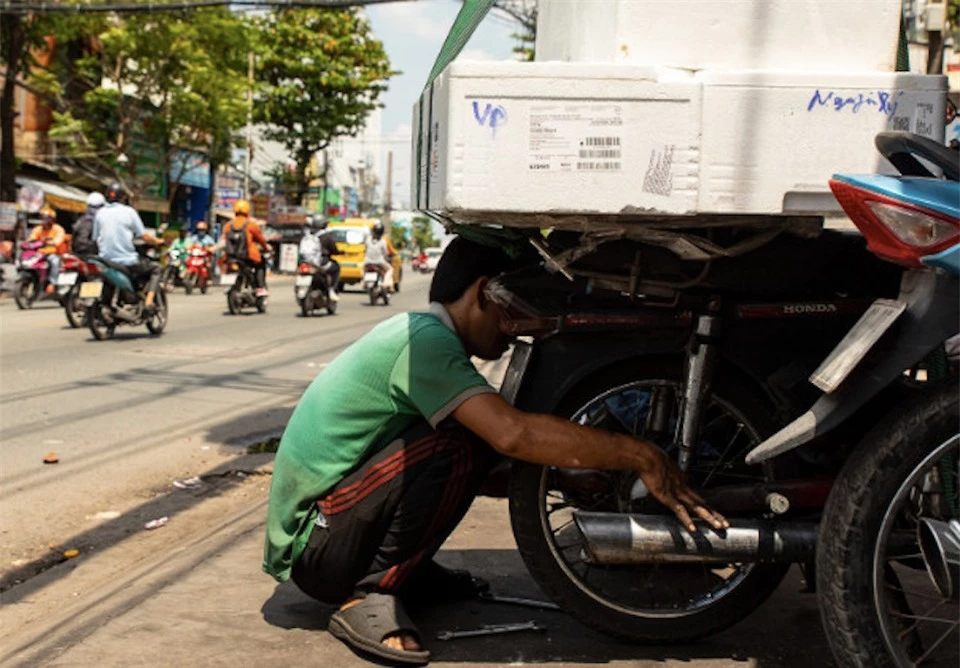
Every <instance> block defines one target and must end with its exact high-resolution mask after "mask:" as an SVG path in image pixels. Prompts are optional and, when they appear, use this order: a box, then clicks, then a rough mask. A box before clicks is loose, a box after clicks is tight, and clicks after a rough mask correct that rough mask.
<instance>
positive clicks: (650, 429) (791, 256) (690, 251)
mask: <svg viewBox="0 0 960 668" xmlns="http://www.w3.org/2000/svg"><path fill="white" fill-rule="evenodd" d="M644 225H645V226H644V227H642V228H640V227H639V226H638V227H636V228H632V229H631V230H629V231H627V232H622V231H617V232H616V233H610V232H604V231H599V232H580V231H575V230H562V229H560V230H554V231H552V232H551V233H550V234H549V235H548V236H546V237H543V236H541V235H539V234H526V233H518V232H517V231H516V230H504V231H503V232H494V231H487V232H486V234H489V235H494V234H500V235H501V237H500V240H499V242H500V243H501V244H511V243H515V240H516V239H517V237H518V234H522V237H521V238H520V241H521V242H522V244H525V245H527V246H533V247H535V249H536V252H537V255H538V256H539V257H540V258H543V260H544V261H543V267H544V268H538V269H534V270H526V271H521V272H516V273H513V274H508V275H506V276H503V277H500V278H498V279H496V280H494V281H491V282H490V284H489V285H488V288H487V297H488V298H490V299H492V300H493V301H494V302H496V303H497V304H499V305H500V307H501V308H502V309H503V311H504V312H505V313H506V315H507V323H506V325H505V327H506V328H507V329H508V331H509V333H511V334H513V335H515V336H519V337H527V339H526V340H524V339H522V338H521V340H520V341H518V342H517V343H516V344H515V345H514V348H513V352H512V357H511V360H510V363H509V366H508V369H507V372H506V376H505V379H504V382H503V384H502V386H501V390H500V391H501V394H502V395H503V396H504V397H505V398H506V399H507V400H509V401H511V402H512V403H513V404H514V405H516V406H517V407H518V408H521V409H522V410H525V411H530V412H538V413H552V414H554V415H557V416H560V417H564V418H566V419H570V420H573V421H575V422H578V423H580V424H584V425H589V426H593V427H598V428H602V429H607V430H612V431H616V432H619V433H623V434H627V435H631V436H636V437H639V438H643V439H645V440H648V441H652V442H654V443H656V444H658V445H659V446H660V447H661V448H662V449H663V450H664V451H665V452H667V453H668V454H669V455H670V456H671V457H672V458H673V459H674V460H675V461H676V462H677V464H678V466H679V467H680V468H681V469H682V470H684V471H685V472H686V474H687V476H688V478H689V481H690V483H691V484H692V485H693V486H694V487H695V488H697V489H699V490H700V491H701V493H702V495H703V496H704V497H705V498H706V499H707V500H708V502H709V503H710V504H711V505H713V506H714V507H715V508H716V509H717V510H718V511H720V512H722V513H724V514H726V516H727V517H728V518H729V519H730V520H731V525H732V526H731V529H730V530H729V531H728V532H726V536H727V537H726V538H724V537H721V536H718V535H717V534H716V533H715V532H713V531H711V530H706V529H704V530H702V531H701V532H700V533H699V534H697V535H690V534H689V533H688V532H687V531H686V530H685V529H683V528H682V527H681V526H680V525H679V524H678V523H677V522H676V520H675V519H674V518H673V516H672V512H671V511H670V510H669V509H665V508H663V507H662V506H661V505H660V504H659V503H657V502H656V501H655V500H654V499H653V498H652V497H651V496H650V495H649V494H648V492H647V490H646V488H645V487H644V485H643V484H642V482H641V481H640V480H639V478H638V476H637V475H635V474H633V473H630V472H622V471H617V472H615V471H581V470H564V469H561V468H558V467H551V466H541V465H535V464H529V463H519V462H517V463H514V464H513V465H512V468H511V472H510V490H509V501H510V516H511V523H512V527H513V533H514V537H515V539H516V543H517V546H518V548H519V551H520V554H521V556H522V558H523V560H524V562H525V564H526V565H527V568H528V570H529V572H530V573H531V574H532V576H533V577H534V579H535V580H536V581H537V583H538V585H539V586H540V588H541V589H542V590H543V591H544V592H545V593H546V594H547V595H549V596H550V597H551V598H552V599H553V600H554V601H555V602H556V603H557V604H559V605H560V606H561V607H562V608H563V609H564V610H566V611H568V612H569V613H570V614H571V615H573V616H574V617H576V618H577V619H579V620H580V621H581V622H583V623H584V624H586V625H588V626H591V627H593V628H595V629H597V630H599V631H602V632H604V633H607V634H609V635H613V636H615V637H618V638H622V639H626V640H630V641H640V642H680V641H687V640H691V639H695V638H698V637H702V636H706V635H710V634H713V633H717V632H719V631H721V630H722V629H724V628H727V627H729V626H731V625H733V624H735V623H737V622H738V621H740V620H741V619H743V618H744V617H746V616H747V615H748V614H750V613H751V612H752V611H754V610H755V609H756V608H757V607H758V606H760V605H761V604H762V603H763V601H764V600H765V599H766V598H767V597H768V596H769V595H770V594H771V593H772V592H773V591H774V590H775V589H776V588H777V586H778V585H779V584H780V582H781V580H782V579H783V577H784V576H785V574H786V573H787V571H788V569H789V567H790V565H791V564H793V563H799V564H801V566H802V567H803V568H805V569H806V572H807V573H808V576H809V574H811V573H812V564H813V562H814V558H815V537H816V531H817V520H818V519H819V514H820V512H821V510H822V508H823V506H824V504H825V503H826V499H827V496H828V494H829V491H830V488H831V478H832V475H833V474H834V473H835V469H837V468H839V466H840V464H841V463H842V462H838V461H836V460H835V459H833V458H831V457H829V456H826V455H824V453H823V452H821V451H820V450H819V449H813V448H801V449H798V450H796V451H795V452H794V453H792V454H791V455H790V456H786V457H783V458H779V459H777V460H776V461H772V462H765V463H762V464H748V463H747V462H745V460H744V458H745V455H746V454H747V453H748V452H749V451H751V450H752V449H753V448H754V447H756V446H757V445H759V444H760V443H761V442H762V441H763V440H764V439H766V438H767V437H769V436H770V435H772V434H773V433H775V432H776V431H777V430H778V429H779V428H780V427H782V426H783V425H785V424H787V423H789V422H790V421H792V420H793V419H794V418H796V417H797V416H798V415H801V414H802V413H803V411H804V410H805V409H806V408H807V407H808V406H809V405H810V404H811V403H812V402H813V401H814V400H815V395H816V391H815V389H814V388H812V387H810V386H808V385H807V383H806V378H807V376H808V375H809V374H810V373H811V372H812V371H813V370H814V369H815V368H816V366H817V365H818V364H819V362H820V361H821V360H822V359H823V358H824V356H826V355H827V353H828V352H829V350H830V349H831V348H832V347H833V346H834V345H835V343H836V341H838V340H839V339H840V338H841V337H842V336H843V334H844V333H845V332H846V331H848V330H849V329H850V327H851V326H852V325H853V324H854V323H855V322H856V320H857V319H858V318H859V317H860V316H861V315H862V314H863V313H864V312H865V311H866V310H867V308H868V307H869V306H870V304H871V303H873V302H874V301H875V300H876V299H877V298H892V297H895V296H896V294H897V290H898V285H899V280H900V271H899V269H898V268H897V267H895V266H893V265H891V264H889V263H886V262H884V261H882V260H880V259H879V258H877V257H876V256H875V255H873V254H872V253H870V252H868V251H867V250H866V248H865V247H864V244H863V240H862V238H861V237H860V236H859V235H858V234H856V233H852V232H845V231H841V230H827V229H824V228H823V220H822V219H821V218H815V217H802V218H792V219H790V218H784V217H781V218H775V219H769V218H763V217H755V218H749V217H748V218H745V219H733V220H727V219H723V218H720V217H717V218H713V217H686V218H664V219H663V220H652V221H644ZM519 249H520V245H518V246H517V250H519ZM544 269H545V270H544ZM840 435H842V434H838V436H840Z"/></svg>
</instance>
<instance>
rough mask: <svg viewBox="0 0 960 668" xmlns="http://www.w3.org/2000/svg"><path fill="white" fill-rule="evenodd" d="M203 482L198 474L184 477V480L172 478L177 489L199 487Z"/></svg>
mask: <svg viewBox="0 0 960 668" xmlns="http://www.w3.org/2000/svg"><path fill="white" fill-rule="evenodd" d="M202 484H203V480H201V479H200V477H199V476H193V477H192V478H186V479H184V480H174V481H173V486H174V487H176V488H177V489H192V488H194V487H199V486H200V485H202Z"/></svg>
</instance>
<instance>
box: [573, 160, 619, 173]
mask: <svg viewBox="0 0 960 668" xmlns="http://www.w3.org/2000/svg"><path fill="white" fill-rule="evenodd" d="M577 169H581V170H584V171H595V172H596V171H599V172H615V171H619V170H620V163H619V162H578V163H577Z"/></svg>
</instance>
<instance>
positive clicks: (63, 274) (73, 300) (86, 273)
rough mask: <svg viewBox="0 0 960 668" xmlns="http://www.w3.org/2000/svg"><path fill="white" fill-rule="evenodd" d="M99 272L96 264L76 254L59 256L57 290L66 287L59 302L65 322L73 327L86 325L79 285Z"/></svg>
mask: <svg viewBox="0 0 960 668" xmlns="http://www.w3.org/2000/svg"><path fill="white" fill-rule="evenodd" d="M99 274H100V269H99V267H97V265H95V264H94V263H92V262H87V261H86V260H84V259H83V258H80V257H77V256H76V255H71V254H65V255H63V256H62V258H61V269H60V276H59V279H58V281H57V283H58V284H59V285H58V287H57V290H58V291H59V290H60V289H61V288H62V287H64V286H65V287H66V292H65V294H64V295H63V298H62V300H61V303H62V304H63V310H64V312H65V314H66V316H67V322H68V323H70V326H71V327H73V328H74V329H78V328H80V327H86V326H87V304H86V303H84V300H83V299H82V298H81V297H80V286H82V285H83V283H84V282H85V281H88V280H91V279H92V278H93V277H95V276H98V275H99Z"/></svg>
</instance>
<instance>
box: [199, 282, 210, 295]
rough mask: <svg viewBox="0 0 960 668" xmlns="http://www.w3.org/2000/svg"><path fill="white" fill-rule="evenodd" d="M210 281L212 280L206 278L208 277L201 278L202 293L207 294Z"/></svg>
mask: <svg viewBox="0 0 960 668" xmlns="http://www.w3.org/2000/svg"><path fill="white" fill-rule="evenodd" d="M209 282H210V281H209V280H208V279H206V278H201V279H200V294H201V295H205V294H207V284H208V283H209Z"/></svg>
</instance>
